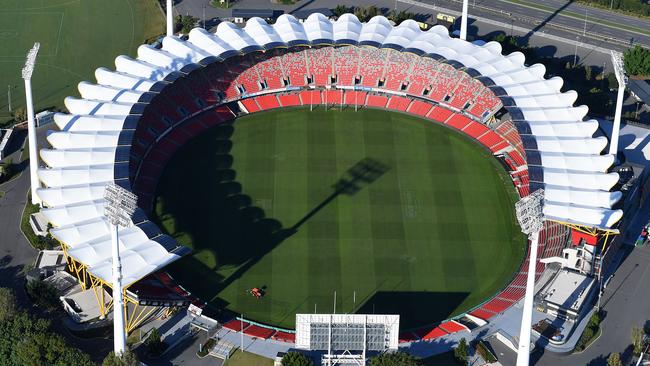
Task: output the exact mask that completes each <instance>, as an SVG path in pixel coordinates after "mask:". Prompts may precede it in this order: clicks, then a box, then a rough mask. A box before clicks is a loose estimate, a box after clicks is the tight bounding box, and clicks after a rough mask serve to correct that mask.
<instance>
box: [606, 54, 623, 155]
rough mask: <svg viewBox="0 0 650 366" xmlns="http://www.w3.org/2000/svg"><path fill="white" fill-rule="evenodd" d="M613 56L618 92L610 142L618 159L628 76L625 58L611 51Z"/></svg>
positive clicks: (611, 151)
mask: <svg viewBox="0 0 650 366" xmlns="http://www.w3.org/2000/svg"><path fill="white" fill-rule="evenodd" d="M611 55H612V65H613V66H614V74H615V75H616V81H618V91H617V94H616V109H615V111H614V124H613V126H612V138H611V140H610V141H609V154H610V155H614V157H616V154H617V153H618V135H619V133H620V129H621V113H622V111H623V97H624V96H625V85H626V84H627V76H626V75H625V68H624V67H623V56H622V55H621V54H620V53H619V52H614V51H611Z"/></svg>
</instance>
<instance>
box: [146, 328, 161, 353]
mask: <svg viewBox="0 0 650 366" xmlns="http://www.w3.org/2000/svg"><path fill="white" fill-rule="evenodd" d="M144 345H145V346H147V350H148V351H149V353H150V354H152V355H160V354H161V353H163V352H164V351H165V349H166V348H167V345H166V344H165V342H163V341H162V340H160V333H159V332H158V328H153V329H151V332H150V333H149V336H148V337H147V339H146V340H145V341H144Z"/></svg>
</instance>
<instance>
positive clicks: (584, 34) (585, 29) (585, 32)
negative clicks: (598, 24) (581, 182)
mask: <svg viewBox="0 0 650 366" xmlns="http://www.w3.org/2000/svg"><path fill="white" fill-rule="evenodd" d="M586 35H587V9H585V26H584V28H583V29H582V36H583V37H584V36H586Z"/></svg>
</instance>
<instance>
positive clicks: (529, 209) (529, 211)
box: [515, 189, 544, 366]
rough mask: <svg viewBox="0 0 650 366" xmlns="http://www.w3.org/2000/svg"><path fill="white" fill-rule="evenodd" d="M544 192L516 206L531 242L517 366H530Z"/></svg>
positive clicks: (542, 224)
mask: <svg viewBox="0 0 650 366" xmlns="http://www.w3.org/2000/svg"><path fill="white" fill-rule="evenodd" d="M543 209H544V190H543V189H538V190H536V191H535V192H533V193H531V194H530V195H529V196H526V197H524V198H522V199H521V200H519V202H517V203H516V204H515V213H516V215H517V220H518V221H519V226H521V231H522V232H523V233H524V234H527V235H528V240H530V257H529V259H528V276H527V278H526V295H525V297H524V308H523V311H522V314H521V329H520V331H519V347H518V349H517V366H528V362H529V361H530V331H531V327H532V317H533V296H534V294H535V268H536V266H537V245H538V239H539V232H540V231H541V230H542V227H543V226H544V213H543Z"/></svg>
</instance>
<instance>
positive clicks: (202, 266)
mask: <svg viewBox="0 0 650 366" xmlns="http://www.w3.org/2000/svg"><path fill="white" fill-rule="evenodd" d="M234 129H235V125H234V124H223V125H219V126H216V127H215V128H213V129H211V130H210V131H208V132H206V133H204V134H202V135H200V136H198V137H197V138H195V139H194V140H191V142H190V143H188V144H186V145H185V146H183V147H182V148H181V149H179V151H178V152H177V153H176V154H175V155H174V157H173V158H172V159H171V160H170V161H169V163H168V165H167V167H166V168H165V171H164V173H163V176H162V177H161V179H160V182H159V186H158V188H157V198H156V203H155V207H156V209H155V210H154V213H153V214H152V217H153V219H154V220H155V221H156V222H157V223H158V224H159V226H160V227H161V229H162V230H164V231H166V232H167V234H169V235H171V236H173V237H174V238H176V239H177V240H178V241H179V242H180V243H181V244H186V245H188V244H192V246H193V248H194V254H193V255H191V256H186V257H185V258H182V259H181V260H179V261H178V262H176V263H174V264H172V265H171V266H170V268H171V270H172V272H173V273H174V276H175V277H176V279H177V280H179V282H180V283H183V284H184V285H187V286H188V287H190V289H191V290H192V291H193V292H195V293H196V295H198V296H199V297H201V298H203V299H204V300H207V301H210V302H212V303H213V304H214V303H215V301H217V302H219V301H222V300H220V299H218V298H217V297H216V296H217V294H218V293H219V292H220V291H221V290H223V289H225V288H226V287H228V286H229V285H230V284H231V283H233V282H234V281H235V280H237V279H238V278H240V277H241V276H242V275H243V274H244V273H246V272H247V271H248V270H249V269H250V268H252V267H253V266H254V265H255V264H256V263H257V262H259V261H260V260H261V259H262V258H263V257H264V256H265V255H266V254H267V253H269V252H271V251H272V250H273V249H274V248H275V247H276V246H278V245H279V244H280V243H282V242H283V241H284V240H285V239H287V238H288V237H290V236H292V235H293V234H295V233H296V232H297V231H298V229H299V228H300V226H302V225H303V224H304V223H306V222H307V221H308V220H309V219H310V218H312V217H313V216H314V215H316V214H317V213H318V212H319V211H320V210H321V209H322V208H324V207H326V206H327V205H328V204H329V203H330V202H332V201H333V200H334V199H335V198H336V197H338V196H339V195H341V194H345V195H353V194H355V193H357V192H358V191H359V190H361V189H362V188H363V187H364V186H367V185H368V184H370V183H372V182H374V181H375V180H377V179H378V178H379V177H381V176H382V175H383V174H384V173H385V172H386V171H388V167H387V166H386V165H384V164H382V163H380V162H378V161H375V160H372V159H368V158H366V159H363V160H361V161H360V162H358V163H356V164H355V165H354V166H352V167H351V168H349V169H348V170H347V171H346V173H345V174H344V175H343V177H341V178H340V179H339V180H338V181H337V182H336V183H334V184H333V185H332V188H333V189H334V192H333V193H332V194H331V195H330V196H328V197H327V198H326V199H325V200H324V201H323V202H321V203H320V204H319V205H317V206H316V207H314V208H313V209H312V210H310V211H309V212H308V213H307V214H306V215H305V216H304V217H303V218H302V219H300V220H299V221H298V222H296V224H294V225H293V226H291V227H288V228H287V227H284V225H283V224H282V223H281V222H280V221H279V220H277V219H274V218H270V217H267V216H266V213H265V211H264V209H263V208H261V207H258V206H256V205H255V202H256V201H255V200H254V199H253V198H251V197H250V196H249V195H247V194H246V193H245V192H244V188H243V187H242V184H241V183H239V182H238V181H237V178H238V177H237V172H236V171H235V170H234V169H233V163H234V157H233V156H232V155H231V150H232V147H233V142H232V141H231V137H232V135H233V133H234ZM197 159H200V161H197ZM160 213H162V214H161V216H158V215H159V214H160ZM217 270H219V271H221V272H222V273H224V272H225V273H227V276H226V277H223V276H220V275H219V274H218V273H217V272H216V271H217ZM228 270H230V271H228ZM217 305H218V306H223V307H225V306H227V305H228V304H225V303H223V301H222V302H221V303H218V304H217Z"/></svg>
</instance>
